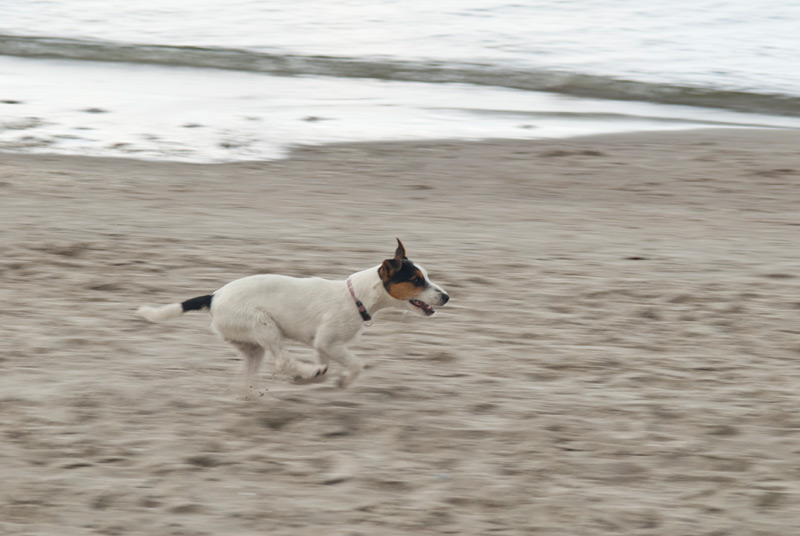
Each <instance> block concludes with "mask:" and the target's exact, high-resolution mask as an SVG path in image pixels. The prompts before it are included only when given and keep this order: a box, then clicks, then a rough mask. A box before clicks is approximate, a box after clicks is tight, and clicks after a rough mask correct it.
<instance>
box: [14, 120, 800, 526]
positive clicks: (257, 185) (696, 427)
mask: <svg viewBox="0 0 800 536" xmlns="http://www.w3.org/2000/svg"><path fill="white" fill-rule="evenodd" d="M797 147H800V132H798V131H790V130H760V129H759V130H751V129H735V130H728V129H721V130H720V129H703V130H688V131H679V132H677V131H670V132H651V133H634V134H627V135H622V134H616V135H603V136H591V137H581V138H568V139H546V140H502V141H499V140H493V141H483V142H464V141H453V140H449V141H447V140H441V141H436V142H432V141H415V142H374V143H355V144H352V143H348V144H335V145H325V146H311V147H302V148H298V149H296V150H294V151H293V152H292V154H291V157H290V158H288V159H284V160H273V161H263V162H240V163H228V164H185V163H174V162H173V163H165V162H148V161H141V160H129V159H117V158H102V157H81V156H55V155H50V156H43V155H13V154H4V155H3V158H2V159H1V160H0V218H1V219H2V225H0V278H2V280H3V284H2V285H0V300H2V302H3V303H4V315H3V322H2V323H0V407H2V408H3V413H4V419H3V422H2V423H0V437H4V438H5V440H4V441H3V442H0V458H2V459H3V460H5V462H4V466H3V469H2V470H0V477H1V478H2V480H3V482H4V484H5V486H3V487H2V488H1V489H0V532H3V533H6V532H7V533H34V532H35V533H37V534H64V533H76V534H77V533H105V534H108V533H113V534H120V535H132V534H166V533H178V532H180V533H191V534H206V535H215V534H230V533H236V534H242V535H249V534H253V535H255V534H263V533H264V531H267V532H269V533H270V534H276V535H292V536H293V535H298V536H299V535H304V534H308V533H309V528H310V527H313V528H314V530H317V531H319V530H322V531H323V532H325V533H326V534H397V535H400V534H413V533H421V532H424V533H426V534H454V533H455V534H475V533H488V532H490V531H491V532H495V533H498V534H509V535H510V534H527V533H531V534H534V533H535V534H543V535H553V536H556V535H563V534H565V533H581V534H584V533H585V534H605V533H609V532H613V533H614V534H620V535H622V536H634V535H637V536H638V535H642V534H722V533H736V532H737V531H741V530H742V527H746V529H747V530H748V531H750V532H753V533H764V534H774V533H786V531H787V530H790V529H791V528H793V527H797V526H800V511H798V509H797V508H796V507H795V505H796V504H797V500H796V499H797V496H798V493H800V490H799V489H798V487H797V484H796V482H797V474H796V472H797V471H796V468H795V466H796V463H795V461H796V446H797V444H798V441H800V412H798V410H797V404H796V399H797V393H798V392H800V374H798V372H797V367H796V363H797V359H798V348H800V344H798V335H797V327H796V325H797V314H798V310H799V308H800V300H799V299H798V296H797V280H798V279H797V277H798V275H797V274H798V269H800V258H799V257H798V253H797V245H796V243H797V232H798V229H800V212H799V211H798V210H797V207H798V206H800V189H798V188H797V185H798V183H799V182H800V158H798V154H797ZM395 237H400V238H401V239H402V240H403V242H404V244H405V246H406V249H407V251H408V255H409V258H411V259H412V260H415V261H418V262H420V263H422V264H423V265H424V266H425V267H426V268H427V270H428V272H429V273H430V275H431V278H432V279H433V280H434V281H436V282H437V284H441V286H442V287H444V288H445V289H446V290H447V291H448V293H449V294H450V296H451V301H450V303H448V304H447V306H445V307H442V308H439V309H437V313H436V315H434V316H433V317H431V318H417V317H412V316H404V315H399V314H391V313H386V314H378V315H377V318H376V319H375V324H374V326H372V327H370V328H369V329H367V330H366V332H365V333H364V335H363V337H362V339H361V341H360V342H359V343H358V344H356V345H354V346H353V347H352V350H353V351H354V353H356V354H357V355H358V356H359V357H360V358H362V359H363V360H364V362H365V363H366V365H367V369H366V370H365V371H364V372H363V373H362V375H361V376H360V377H359V378H358V380H357V381H356V382H355V383H354V384H353V385H352V386H351V387H349V388H348V389H346V390H340V389H337V388H336V387H335V381H332V380H333V379H335V377H336V375H337V374H338V372H339V370H338V368H332V370H331V371H330V372H329V375H330V376H331V378H329V379H328V381H327V382H325V383H322V384H317V385H294V384H292V383H291V382H290V381H289V379H288V378H286V377H285V376H282V375H281V374H277V375H275V376H273V374H272V372H273V369H272V364H271V363H267V364H266V365H265V367H264V370H262V373H261V378H262V381H263V386H264V387H266V388H267V389H268V390H267V391H266V392H265V394H264V396H263V397H262V398H261V399H260V400H258V401H255V402H246V401H243V400H240V399H238V398H237V397H236V394H235V391H234V389H233V386H234V385H235V384H236V382H237V381H238V374H239V372H240V370H239V369H240V366H241V360H240V359H239V358H238V356H237V355H236V354H235V353H234V352H233V351H232V350H231V349H230V348H228V346H227V345H226V344H225V343H223V342H221V341H219V340H217V339H216V337H215V335H214V334H212V333H210V331H209V329H208V318H207V317H205V316H204V315H202V314H187V315H185V316H184V317H182V318H179V319H176V320H175V321H174V322H171V323H165V324H159V325H153V324H148V323H146V322H144V321H142V320H139V319H137V318H136V317H135V315H134V311H135V309H136V308H137V307H138V306H139V305H140V304H142V303H154V304H158V303H170V302H175V301H178V300H180V299H187V298H191V297H193V296H196V295H200V294H206V293H208V292H212V291H213V290H214V289H216V288H219V287H220V286H221V285H222V284H224V283H226V282H228V281H230V280H232V279H234V278H237V277H241V276H244V275H249V274H252V273H263V272H274V273H283V274H288V275H295V276H321V277H326V278H333V279H344V278H345V277H346V276H347V275H349V274H350V273H353V272H355V271H358V270H361V269H363V268H364V267H367V266H372V265H376V264H378V263H379V262H380V261H381V260H382V259H383V258H386V257H388V256H391V255H392V253H393V251H394V247H395V242H394V239H395ZM290 351H292V352H293V353H295V354H297V355H298V356H299V357H300V358H303V359H313V354H312V353H311V352H309V351H308V350H306V349H303V348H299V347H294V346H292V347H290Z"/></svg>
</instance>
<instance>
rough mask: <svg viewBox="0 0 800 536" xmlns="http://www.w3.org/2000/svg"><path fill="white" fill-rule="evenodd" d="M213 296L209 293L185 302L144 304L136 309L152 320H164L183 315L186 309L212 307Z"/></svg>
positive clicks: (196, 309) (139, 313)
mask: <svg viewBox="0 0 800 536" xmlns="http://www.w3.org/2000/svg"><path fill="white" fill-rule="evenodd" d="M213 298H214V295H213V294H208V295H207V296H198V297H196V298H192V299H191V300H186V301H185V302H183V303H170V304H169V305H162V306H161V307H153V306H151V305H142V306H141V307H139V309H137V310H136V314H138V315H139V316H141V317H144V318H146V319H147V320H149V321H150V322H163V321H164V320H169V319H170V318H175V317H178V316H181V315H182V314H183V313H185V312H186V311H199V310H200V309H210V308H211V300H212V299H213Z"/></svg>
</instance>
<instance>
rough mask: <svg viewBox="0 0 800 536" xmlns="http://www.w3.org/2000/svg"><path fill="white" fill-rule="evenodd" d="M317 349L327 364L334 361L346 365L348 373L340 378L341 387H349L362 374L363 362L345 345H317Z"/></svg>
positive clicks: (321, 358)
mask: <svg viewBox="0 0 800 536" xmlns="http://www.w3.org/2000/svg"><path fill="white" fill-rule="evenodd" d="M316 349H317V352H319V355H320V361H322V362H324V363H327V362H328V361H329V360H331V359H333V360H334V361H336V362H337V363H340V364H341V365H344V367H345V368H346V369H347V372H345V373H344V374H342V375H341V376H340V377H339V382H338V383H339V387H347V386H348V385H350V383H351V382H352V381H353V380H355V379H356V377H357V376H358V375H359V374H361V370H362V369H363V368H364V365H363V364H362V363H361V360H360V359H358V358H357V357H356V356H355V354H354V353H353V352H351V351H350V350H348V349H347V347H346V346H344V345H334V346H322V345H317V346H316Z"/></svg>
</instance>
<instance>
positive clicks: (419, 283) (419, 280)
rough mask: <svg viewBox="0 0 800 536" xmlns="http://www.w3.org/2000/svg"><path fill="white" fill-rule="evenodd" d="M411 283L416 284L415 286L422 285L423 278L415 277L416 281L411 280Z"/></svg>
mask: <svg viewBox="0 0 800 536" xmlns="http://www.w3.org/2000/svg"><path fill="white" fill-rule="evenodd" d="M411 282H412V283H414V284H415V285H421V284H422V278H421V277H415V278H414V279H412V280H411Z"/></svg>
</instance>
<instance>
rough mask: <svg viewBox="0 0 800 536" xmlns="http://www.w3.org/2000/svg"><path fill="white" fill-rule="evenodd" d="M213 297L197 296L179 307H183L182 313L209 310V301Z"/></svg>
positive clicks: (210, 295)
mask: <svg viewBox="0 0 800 536" xmlns="http://www.w3.org/2000/svg"><path fill="white" fill-rule="evenodd" d="M213 297H214V295H213V294H209V295H207V296H198V297H196V298H192V299H191V300H186V301H185V302H183V303H181V307H183V312H184V313H185V312H186V311H199V310H200V309H210V308H211V299H212V298H213Z"/></svg>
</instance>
